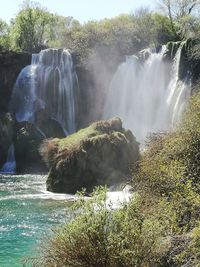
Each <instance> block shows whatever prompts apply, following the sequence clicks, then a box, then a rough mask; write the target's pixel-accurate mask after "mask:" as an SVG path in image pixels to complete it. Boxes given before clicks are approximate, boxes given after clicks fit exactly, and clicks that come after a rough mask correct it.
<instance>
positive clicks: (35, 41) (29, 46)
mask: <svg viewBox="0 0 200 267" xmlns="http://www.w3.org/2000/svg"><path fill="white" fill-rule="evenodd" d="M54 21H55V17H54V16H53V14H51V13H49V12H48V11H47V10H46V9H45V8H42V7H41V6H40V5H39V4H37V3H35V2H30V1H26V2H24V4H23V6H22V9H21V10H20V11H19V13H18V14H17V16H16V18H15V19H14V21H12V27H11V32H10V36H11V41H12V47H13V48H14V49H18V50H21V51H26V52H34V51H38V50H39V49H41V47H43V46H44V45H45V41H46V40H47V39H48V37H50V27H51V25H52V23H53V22H54Z"/></svg>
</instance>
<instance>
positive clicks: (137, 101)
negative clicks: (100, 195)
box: [103, 46, 191, 144]
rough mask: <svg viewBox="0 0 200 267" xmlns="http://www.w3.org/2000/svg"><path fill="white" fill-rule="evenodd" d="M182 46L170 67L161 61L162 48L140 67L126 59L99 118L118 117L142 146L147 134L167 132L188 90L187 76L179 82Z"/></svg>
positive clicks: (117, 73)
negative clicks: (101, 116)
mask: <svg viewBox="0 0 200 267" xmlns="http://www.w3.org/2000/svg"><path fill="white" fill-rule="evenodd" d="M181 49H182V46H180V47H179V49H178V51H177V53H176V56H175V58H174V61H173V64H171V63H169V62H166V61H164V60H163V56H164V54H165V52H166V47H165V46H163V47H162V49H161V51H160V52H159V53H156V52H151V53H150V55H149V57H148V59H147V60H146V61H145V62H144V63H143V64H142V63H141V61H140V60H139V59H138V58H137V57H136V56H127V58H126V61H125V62H123V63H121V64H120V65H119V67H118V69H117V71H116V73H115V75H114V77H113V79H112V81H111V84H110V88H109V92H108V96H107V99H106V103H105V107H104V112H103V118H104V119H107V118H111V117H113V116H119V117H120V118H122V120H123V122H124V126H125V127H126V128H129V129H131V130H132V131H133V133H134V134H135V136H136V138H137V140H138V141H139V142H140V143H141V144H143V142H144V140H145V138H146V136H147V135H148V134H149V133H153V132H158V131H163V130H169V129H170V128H171V127H173V126H174V125H175V124H176V123H177V122H178V121H179V119H180V116H181V114H182V111H183V109H184V106H185V103H186V100H187V99H188V97H189V95H190V91H191V89H190V88H191V84H190V77H189V75H188V76H187V77H185V79H184V80H179V76H178V74H179V65H180V57H181Z"/></svg>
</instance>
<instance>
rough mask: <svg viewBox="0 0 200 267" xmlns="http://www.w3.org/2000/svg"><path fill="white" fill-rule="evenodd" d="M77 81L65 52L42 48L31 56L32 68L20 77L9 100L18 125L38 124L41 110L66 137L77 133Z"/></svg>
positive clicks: (70, 60)
mask: <svg viewBox="0 0 200 267" xmlns="http://www.w3.org/2000/svg"><path fill="white" fill-rule="evenodd" d="M77 90H78V79H77V75H76V72H75V70H74V66H73V61H72V57H71V54H70V52H69V51H68V50H66V49H45V50H42V51H41V52H40V53H39V54H33V55H32V62H31V65H29V66H26V67H25V68H24V69H23V70H22V71H21V73H20V74H19V76H18V78H17V81H16V84H15V87H14V90H13V95H12V99H11V104H10V108H11V112H13V113H14V114H15V116H16V120H17V121H18V122H22V121H27V122H31V123H36V122H37V113H38V112H39V111H41V110H44V111H45V113H46V114H48V116H49V117H50V118H51V119H54V120H56V121H57V122H58V123H59V124H60V125H61V126H62V128H63V130H64V132H65V134H66V135H67V134H70V133H73V132H74V131H75V130H76V113H77V92H76V91H77Z"/></svg>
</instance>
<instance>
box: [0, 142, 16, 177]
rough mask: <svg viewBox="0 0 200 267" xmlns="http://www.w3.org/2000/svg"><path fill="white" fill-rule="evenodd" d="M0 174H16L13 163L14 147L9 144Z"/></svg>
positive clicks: (14, 162) (14, 163)
mask: <svg viewBox="0 0 200 267" xmlns="http://www.w3.org/2000/svg"><path fill="white" fill-rule="evenodd" d="M0 172H1V173H12V174H15V173H16V161H15V148H14V145H13V144H11V145H10V147H9V149H8V156H7V161H6V163H5V164H4V165H3V167H2V168H1V171H0Z"/></svg>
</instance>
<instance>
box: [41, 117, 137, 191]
mask: <svg viewBox="0 0 200 267" xmlns="http://www.w3.org/2000/svg"><path fill="white" fill-rule="evenodd" d="M41 154H42V155H43V158H44V160H45V161H46V163H47V164H48V166H49V168H50V172H49V175H48V179H47V190H49V191H52V192H59V193H75V192H76V191H77V190H81V189H82V188H86V190H87V191H88V192H90V191H91V190H92V189H93V188H94V186H96V185H105V184H107V185H108V186H111V185H115V184H119V183H121V182H123V181H126V180H127V176H128V174H129V173H130V168H131V165H132V163H133V162H135V161H136V160H138V156H139V144H138V143H137V141H136V139H135V137H134V136H133V134H132V133H131V131H129V130H125V129H124V128H123V127H122V122H121V120H120V119H119V118H114V119H111V120H106V121H99V122H96V123H93V124H91V125H90V126H89V127H88V128H85V129H82V130H80V131H78V132H77V133H75V134H72V135H70V136H68V137H66V138H63V139H51V140H47V141H45V142H44V143H43V145H42V147H41Z"/></svg>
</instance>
